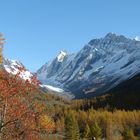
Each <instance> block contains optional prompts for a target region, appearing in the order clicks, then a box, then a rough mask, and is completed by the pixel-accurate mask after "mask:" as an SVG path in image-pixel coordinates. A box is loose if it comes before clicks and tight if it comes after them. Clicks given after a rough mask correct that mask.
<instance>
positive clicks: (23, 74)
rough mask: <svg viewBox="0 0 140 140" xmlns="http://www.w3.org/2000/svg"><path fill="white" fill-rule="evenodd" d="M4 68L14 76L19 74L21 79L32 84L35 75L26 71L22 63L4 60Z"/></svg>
mask: <svg viewBox="0 0 140 140" xmlns="http://www.w3.org/2000/svg"><path fill="white" fill-rule="evenodd" d="M3 66H4V68H5V70H6V71H7V72H8V73H11V74H13V75H16V74H19V77H20V78H22V79H24V80H28V81H30V82H31V79H32V77H33V74H32V73H31V72H30V71H28V70H26V68H25V67H24V66H23V64H21V63H20V62H18V61H16V60H10V59H6V58H4V62H3Z"/></svg>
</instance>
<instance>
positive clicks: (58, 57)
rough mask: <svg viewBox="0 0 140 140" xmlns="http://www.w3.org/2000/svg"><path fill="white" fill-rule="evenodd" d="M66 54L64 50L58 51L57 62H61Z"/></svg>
mask: <svg viewBox="0 0 140 140" xmlns="http://www.w3.org/2000/svg"><path fill="white" fill-rule="evenodd" d="M66 55H67V53H66V52H64V51H60V53H59V54H58V56H57V60H58V62H63V60H64V58H65V56H66Z"/></svg>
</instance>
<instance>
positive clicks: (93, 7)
mask: <svg viewBox="0 0 140 140" xmlns="http://www.w3.org/2000/svg"><path fill="white" fill-rule="evenodd" d="M139 7H140V0H0V32H2V33H3V34H4V36H5V38H6V43H5V48H4V56H5V57H7V58H10V59H16V60H20V61H21V62H22V63H23V64H24V65H25V66H26V67H27V68H28V69H29V70H31V71H36V70H37V69H38V68H40V67H41V66H42V65H43V64H44V63H45V62H47V61H49V60H51V59H53V58H54V57H55V56H56V55H57V54H58V53H59V51H60V50H67V51H68V52H77V51H79V50H80V49H81V48H82V47H83V46H84V45H85V44H86V43H88V42H89V41H90V40H91V39H93V38H98V37H103V36H105V35H106V34H107V33H108V32H114V33H117V34H123V35H126V36H127V37H131V38H134V37H135V36H140V17H139V16H140V8H139Z"/></svg>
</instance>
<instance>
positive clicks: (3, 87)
mask: <svg viewBox="0 0 140 140" xmlns="http://www.w3.org/2000/svg"><path fill="white" fill-rule="evenodd" d="M36 84H38V82H36V81H35V79H34V80H33V81H32V84H31V83H29V81H24V80H21V79H20V78H19V77H18V76H17V75H16V76H13V75H10V74H8V73H7V72H5V71H3V70H0V140H3V139H4V140H9V139H10V140H12V139H13V140H22V139H23V140H40V139H41V138H40V134H41V131H42V129H46V130H47V129H48V132H50V131H51V130H52V131H53V129H54V128H55V125H54V123H53V121H52V120H51V119H50V118H49V116H47V115H46V116H44V114H42V112H39V110H38V109H37V107H36V106H37V104H36V103H35V102H34V101H33V99H32V92H36V91H37V85H36Z"/></svg>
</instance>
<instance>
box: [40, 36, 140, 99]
mask: <svg viewBox="0 0 140 140" xmlns="http://www.w3.org/2000/svg"><path fill="white" fill-rule="evenodd" d="M60 55H61V57H60ZM139 72H140V41H138V40H135V39H133V40H132V39H129V38H126V37H124V36H122V35H116V34H112V33H109V34H107V35H106V36H105V37H104V38H100V39H93V40H91V41H90V42H89V43H88V44H87V45H85V46H84V47H83V49H81V50H80V51H79V52H78V53H77V54H68V53H66V52H63V51H61V52H60V54H59V55H58V56H57V57H56V58H55V59H54V60H53V61H52V62H49V63H46V64H45V65H43V66H42V67H41V68H40V69H39V70H38V71H37V75H38V78H39V80H40V81H41V82H43V84H48V85H52V86H57V87H60V88H63V89H64V90H66V91H71V92H72V93H74V94H75V97H76V98H83V97H91V96H96V95H100V94H103V93H104V92H106V91H108V90H110V89H112V88H114V87H115V86H117V85H118V84H119V83H121V82H123V81H125V80H128V79H130V78H132V77H133V76H135V75H136V74H138V73H139Z"/></svg>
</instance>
